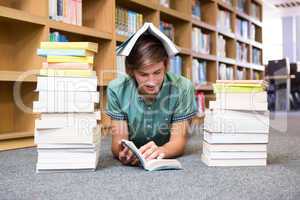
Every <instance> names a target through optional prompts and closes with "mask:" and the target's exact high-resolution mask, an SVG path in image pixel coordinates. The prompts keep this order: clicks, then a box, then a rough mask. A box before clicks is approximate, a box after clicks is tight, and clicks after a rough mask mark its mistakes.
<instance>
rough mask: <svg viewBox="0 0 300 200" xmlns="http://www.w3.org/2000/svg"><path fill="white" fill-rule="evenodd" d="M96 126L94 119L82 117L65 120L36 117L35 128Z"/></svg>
mask: <svg viewBox="0 0 300 200" xmlns="http://www.w3.org/2000/svg"><path fill="white" fill-rule="evenodd" d="M95 126H97V120H96V119H84V118H73V119H65V120H56V119H47V120H45V119H42V120H41V119H36V120H35V128H36V129H39V130H40V129H58V128H67V127H72V128H82V127H95Z"/></svg>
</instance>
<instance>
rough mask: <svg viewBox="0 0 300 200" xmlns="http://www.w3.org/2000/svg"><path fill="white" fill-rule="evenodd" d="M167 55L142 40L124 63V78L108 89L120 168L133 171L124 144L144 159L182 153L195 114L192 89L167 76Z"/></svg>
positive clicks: (114, 149)
mask: <svg viewBox="0 0 300 200" xmlns="http://www.w3.org/2000/svg"><path fill="white" fill-rule="evenodd" d="M168 61H169V57H168V54H167V52H166V50H165V48H164V46H163V44H162V43H161V42H160V41H159V40H158V39H157V38H156V37H155V36H152V35H148V34H143V35H142V36H141V37H140V38H139V39H138V41H137V42H136V43H135V45H134V47H133V49H132V50H131V52H130V54H129V56H127V57H126V61H125V63H126V72H127V74H128V76H124V77H121V78H119V79H115V80H113V81H111V82H110V83H109V85H108V88H107V96H108V105H107V114H108V115H109V116H110V117H111V119H112V134H113V135H112V153H113V155H114V156H115V157H116V158H118V159H119V160H120V161H121V162H122V163H123V164H126V165H127V164H130V165H136V164H137V163H138V160H137V159H136V158H135V156H134V155H133V153H132V152H131V151H130V150H129V149H128V148H127V147H125V148H124V147H123V146H122V145H121V140H122V139H128V140H131V141H133V142H134V143H135V145H136V146H137V147H138V148H139V150H140V152H141V153H142V155H143V156H144V157H145V158H146V159H148V160H149V159H155V158H171V157H176V156H179V155H182V154H183V153H184V148H185V144H186V141H187V128H188V125H189V124H188V120H189V119H191V118H192V117H193V116H194V115H195V114H196V111H197V108H196V100H195V95H194V87H193V85H192V83H191V81H189V80H188V79H186V78H184V77H182V76H176V75H174V74H172V73H169V72H168Z"/></svg>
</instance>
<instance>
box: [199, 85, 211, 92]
mask: <svg viewBox="0 0 300 200" xmlns="http://www.w3.org/2000/svg"><path fill="white" fill-rule="evenodd" d="M195 90H200V91H213V86H212V84H205V85H204V84H201V85H200V84H196V85H195Z"/></svg>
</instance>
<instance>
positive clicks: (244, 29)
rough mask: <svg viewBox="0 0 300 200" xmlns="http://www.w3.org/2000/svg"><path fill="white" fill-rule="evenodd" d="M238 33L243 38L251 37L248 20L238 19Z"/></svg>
mask: <svg viewBox="0 0 300 200" xmlns="http://www.w3.org/2000/svg"><path fill="white" fill-rule="evenodd" d="M236 33H237V34H238V35H239V36H240V37H242V38H245V39H248V38H250V31H249V23H248V21H247V20H243V19H241V18H237V19H236Z"/></svg>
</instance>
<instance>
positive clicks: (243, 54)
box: [236, 42, 248, 62]
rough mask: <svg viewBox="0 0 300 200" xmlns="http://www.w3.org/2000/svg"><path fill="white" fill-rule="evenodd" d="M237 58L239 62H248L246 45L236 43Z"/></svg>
mask: <svg viewBox="0 0 300 200" xmlns="http://www.w3.org/2000/svg"><path fill="white" fill-rule="evenodd" d="M236 57H237V60H238V61H241V62H248V47H247V45H246V44H245V43H241V42H237V43H236Z"/></svg>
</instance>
